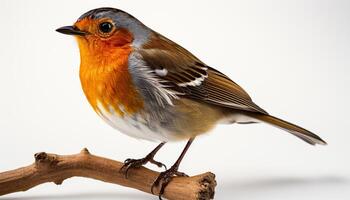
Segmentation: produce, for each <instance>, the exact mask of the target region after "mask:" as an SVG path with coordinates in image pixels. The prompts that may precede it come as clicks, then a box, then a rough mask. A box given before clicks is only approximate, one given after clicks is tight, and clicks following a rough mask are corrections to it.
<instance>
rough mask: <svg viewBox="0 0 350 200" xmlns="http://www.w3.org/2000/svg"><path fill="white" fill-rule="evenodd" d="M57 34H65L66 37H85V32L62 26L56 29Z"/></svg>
mask: <svg viewBox="0 0 350 200" xmlns="http://www.w3.org/2000/svg"><path fill="white" fill-rule="evenodd" d="M56 31H57V32H59V33H63V34H67V35H80V36H84V35H87V34H88V33H87V32H84V31H81V30H79V29H78V28H77V27H75V26H63V27H61V28H58V29H56Z"/></svg>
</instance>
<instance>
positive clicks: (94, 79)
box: [78, 33, 143, 115]
mask: <svg viewBox="0 0 350 200" xmlns="http://www.w3.org/2000/svg"><path fill="white" fill-rule="evenodd" d="M121 34H123V33H121ZM125 34H126V35H125V36H123V37H120V36H119V37H118V38H115V39H114V40H113V41H114V42H113V43H110V42H108V41H103V40H98V39H96V40H94V39H93V38H89V40H86V39H84V38H81V39H80V38H78V43H79V49H80V56H81V64H80V80H81V84H82V87H83V90H84V93H85V95H86V97H87V99H88V101H89V102H90V104H91V106H92V107H93V108H94V110H95V111H96V112H99V108H98V106H99V104H100V105H102V106H103V107H104V109H105V110H107V111H110V110H111V108H113V109H114V111H115V112H116V113H118V114H119V115H123V114H125V113H128V114H133V113H136V112H137V111H139V110H141V109H142V108H143V100H142V98H141V97H140V95H139V93H138V92H137V90H136V89H135V87H134V85H133V82H132V79H131V76H130V73H129V71H128V57H129V54H130V53H131V51H132V48H131V47H130V45H128V43H127V42H126V41H128V40H130V41H131V39H129V38H127V33H125ZM117 39H119V40H120V41H116V40H117ZM79 40H81V41H79ZM124 43H125V44H124ZM116 44H118V45H119V46H118V47H117V48H116V47H115V45H116ZM121 44H122V46H121Z"/></svg>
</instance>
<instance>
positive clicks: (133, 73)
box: [57, 8, 326, 198]
mask: <svg viewBox="0 0 350 200" xmlns="http://www.w3.org/2000/svg"><path fill="white" fill-rule="evenodd" d="M57 31H58V32H60V33H63V34H68V35H74V36H75V38H76V39H77V41H78V45H79V49H80V58H81V64H80V80H81V85H82V88H83V91H84V93H85V95H86V97H87V100H88V101H89V103H90V104H91V106H92V108H93V109H94V110H95V112H96V113H97V114H98V115H99V116H100V117H101V118H102V119H104V120H105V121H106V122H107V123H108V124H110V125H111V126H112V127H114V128H116V129H118V130H120V131H121V132H123V133H125V134H127V135H129V136H132V137H136V138H141V139H146V140H151V141H158V142H160V144H159V145H158V146H157V147H156V148H155V149H154V150H153V151H152V152H150V153H149V154H148V155H147V156H146V157H145V158H142V159H127V160H126V161H125V163H124V166H123V168H122V169H121V171H122V173H124V174H125V176H127V174H128V170H129V169H131V168H138V167H140V166H142V165H144V164H146V163H148V162H150V163H153V164H155V165H157V166H159V167H162V166H164V165H163V164H162V163H161V162H158V161H155V160H154V156H155V154H156V153H157V151H158V150H159V149H160V148H161V147H162V146H163V145H164V144H165V143H166V142H168V141H178V140H188V142H187V144H186V146H185V148H184V150H183V151H182V153H181V154H180V157H179V158H178V159H177V160H176V162H175V163H174V165H173V166H172V167H171V168H169V169H166V170H165V171H164V172H162V173H160V175H159V177H158V178H157V179H156V180H155V182H154V184H153V186H152V188H151V190H152V192H153V188H154V187H160V190H159V198H161V196H162V194H163V193H164V189H165V187H166V186H167V185H168V183H169V182H170V181H171V179H172V177H174V176H186V174H184V173H181V172H179V171H178V168H179V165H180V162H181V160H182V159H183V157H184V155H185V153H186V151H187V150H188V148H189V147H190V145H191V143H192V142H193V140H194V139H195V137H196V136H198V135H200V134H204V133H207V132H208V131H209V130H211V129H212V128H214V127H215V126H216V125H217V124H220V123H228V124H234V123H237V124H250V123H256V122H265V123H268V124H270V125H273V126H275V127H278V128H281V129H283V130H285V131H287V132H289V133H291V134H293V135H295V136H296V137H298V138H300V139H302V140H303V141H305V142H307V143H309V144H311V145H315V144H321V145H325V144H326V142H325V141H323V140H322V139H321V138H320V137H318V136H317V135H315V134H314V133H312V132H310V131H308V130H306V129H304V128H301V127H299V126H297V125H294V124H292V123H289V122H287V121H284V120H282V119H279V118H277V117H274V116H272V115H270V114H269V113H267V112H266V111H265V110H264V109H262V108H260V107H259V106H258V105H256V104H255V103H254V102H253V101H252V99H251V98H250V96H249V95H248V93H247V92H246V91H245V90H244V89H243V88H241V87H240V86H239V85H238V84H236V83H235V82H233V81H232V80H231V79H230V78H229V77H228V76H226V75H224V74H223V73H221V72H219V71H218V70H216V69H214V68H212V67H210V66H208V65H206V64H205V63H204V62H202V61H201V60H199V59H198V58H197V57H195V56H194V55H193V54H191V53H190V52H189V51H187V50H186V49H185V48H183V47H181V46H180V45H178V44H176V43H175V42H173V41H171V40H169V39H168V38H166V37H164V36H162V35H161V34H159V33H157V32H155V31H153V30H152V29H150V28H148V27H147V26H145V25H144V24H143V23H142V22H140V21H139V20H138V19H136V18H135V17H133V16H132V15H130V14H128V13H126V12H124V11H122V10H119V9H115V8H98V9H94V10H91V11H88V12H87V13H85V14H83V15H82V16H81V17H80V18H79V19H78V20H77V21H76V22H75V24H74V25H73V26H64V27H61V28H59V29H57Z"/></svg>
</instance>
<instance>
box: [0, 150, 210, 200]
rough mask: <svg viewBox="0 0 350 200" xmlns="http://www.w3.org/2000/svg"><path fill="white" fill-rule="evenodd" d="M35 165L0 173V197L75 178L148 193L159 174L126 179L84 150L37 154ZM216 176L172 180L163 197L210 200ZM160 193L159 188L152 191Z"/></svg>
mask: <svg viewBox="0 0 350 200" xmlns="http://www.w3.org/2000/svg"><path fill="white" fill-rule="evenodd" d="M34 157H35V162H34V163H33V164H32V165H29V166H27V167H22V168H19V169H15V170H11V171H7V172H2V173H0V196H1V195H5V194H9V193H13V192H19V191H26V190H28V189H30V188H32V187H35V186H37V185H40V184H42V183H46V182H54V183H55V184H57V185H60V184H62V182H63V181H64V180H65V179H68V178H71V177H74V176H77V177H87V178H92V179H97V180H101V181H104V182H108V183H115V184H119V185H122V186H126V187H131V188H135V189H138V190H141V191H143V192H147V193H151V190H150V188H151V185H152V184H153V181H154V180H155V179H156V178H157V176H158V175H159V173H158V172H155V171H152V170H149V169H147V168H144V167H141V168H138V169H131V170H130V171H129V174H128V178H127V179H126V178H125V177H124V175H123V174H121V173H119V169H120V168H121V167H122V166H123V163H121V162H118V161H114V160H110V159H107V158H103V157H98V156H95V155H92V154H90V153H89V151H88V150H87V149H83V150H82V151H81V152H80V153H79V154H74V155H56V154H49V153H44V152H41V153H37V154H35V155H34ZM215 186H216V181H215V175H214V174H213V173H210V172H207V173H204V174H200V175H197V176H192V177H175V178H174V179H173V180H172V181H171V182H170V183H169V185H168V186H167V188H166V189H165V193H164V195H163V197H165V198H167V199H174V200H175V199H176V200H197V199H198V200H206V199H213V197H214V189H215ZM155 192H156V193H158V192H159V188H157V189H156V190H155Z"/></svg>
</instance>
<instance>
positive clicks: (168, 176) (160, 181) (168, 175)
mask: <svg viewBox="0 0 350 200" xmlns="http://www.w3.org/2000/svg"><path fill="white" fill-rule="evenodd" d="M174 176H188V175H187V174H185V173H183V172H178V171H177V169H176V168H170V169H169V170H166V171H164V172H161V173H160V174H159V176H158V177H157V179H156V180H155V181H154V183H153V185H152V187H151V192H152V194H154V188H155V187H156V186H160V191H159V194H158V197H159V199H160V200H161V199H162V195H163V194H164V190H165V188H166V186H168V184H169V183H170V181H171V180H172V179H173V177H174Z"/></svg>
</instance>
